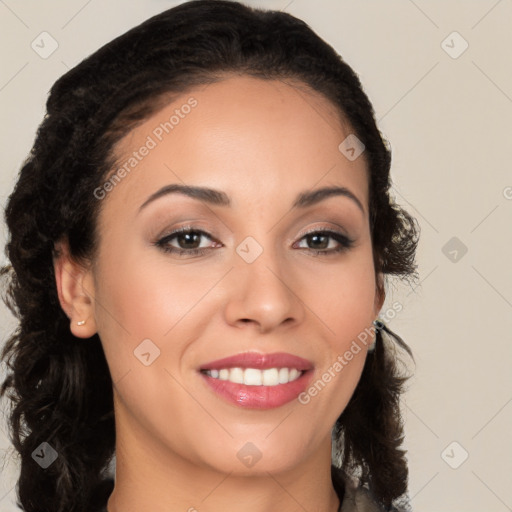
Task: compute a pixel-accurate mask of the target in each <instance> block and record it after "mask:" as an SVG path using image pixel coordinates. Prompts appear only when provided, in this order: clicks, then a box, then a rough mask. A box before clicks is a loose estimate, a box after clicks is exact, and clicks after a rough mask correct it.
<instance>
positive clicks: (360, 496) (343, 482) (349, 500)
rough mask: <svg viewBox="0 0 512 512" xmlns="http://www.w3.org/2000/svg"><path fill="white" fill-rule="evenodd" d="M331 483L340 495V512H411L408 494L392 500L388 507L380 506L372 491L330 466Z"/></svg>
mask: <svg viewBox="0 0 512 512" xmlns="http://www.w3.org/2000/svg"><path fill="white" fill-rule="evenodd" d="M332 476H333V483H334V487H335V489H336V492H337V493H338V496H339V497H340V501H341V509H340V512H411V508H410V504H409V500H408V496H407V495H404V496H402V497H401V498H398V499H397V500H395V501H394V502H393V505H392V506H391V508H389V509H387V510H386V509H385V508H384V507H383V506H381V505H380V504H379V503H378V501H377V499H376V498H375V496H374V495H373V493H372V492H371V491H370V489H368V488H367V487H365V486H362V485H360V484H359V482H358V480H357V479H352V478H350V477H349V476H347V475H344V474H343V473H341V471H340V470H339V469H337V468H335V467H332Z"/></svg>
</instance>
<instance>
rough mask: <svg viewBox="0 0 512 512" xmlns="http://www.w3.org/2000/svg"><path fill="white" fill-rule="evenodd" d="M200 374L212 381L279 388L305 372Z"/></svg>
mask: <svg viewBox="0 0 512 512" xmlns="http://www.w3.org/2000/svg"><path fill="white" fill-rule="evenodd" d="M201 373H203V374H205V375H208V376H209V377H212V378H214V379H218V380H223V381H228V382H232V383H233V384H245V385H246V386H279V384H288V383H289V382H293V381H295V380H297V379H298V378H300V377H301V376H302V374H304V373H305V372H304V371H302V370H298V369H297V368H277V367H276V368H266V369H264V370H260V369H258V368H240V367H235V368H222V369H220V370H201Z"/></svg>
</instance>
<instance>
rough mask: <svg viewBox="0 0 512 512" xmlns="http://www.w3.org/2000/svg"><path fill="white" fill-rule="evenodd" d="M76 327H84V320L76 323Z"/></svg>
mask: <svg viewBox="0 0 512 512" xmlns="http://www.w3.org/2000/svg"><path fill="white" fill-rule="evenodd" d="M76 325H85V320H80V321H79V322H77V323H76Z"/></svg>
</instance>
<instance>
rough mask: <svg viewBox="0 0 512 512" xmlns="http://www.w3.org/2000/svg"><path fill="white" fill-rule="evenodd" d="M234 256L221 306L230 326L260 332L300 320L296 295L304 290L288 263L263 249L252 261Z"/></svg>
mask: <svg viewBox="0 0 512 512" xmlns="http://www.w3.org/2000/svg"><path fill="white" fill-rule="evenodd" d="M235 258H237V260H235V261H236V262H235V268H234V269H233V271H232V272H230V276H229V277H228V280H229V288H228V290H227V296H228V299H227V303H226V307H225V318H226V321H227V322H228V323H229V324H230V325H233V326H236V327H238V328H254V329H257V330H258V332H259V333H260V334H263V333H266V332H270V331H272V330H274V329H278V328H279V327H280V326H284V325H286V326H293V325H297V324H299V323H300V322H302V320H303V317H304V306H303V302H302V300H301V299H300V294H301V293H303V292H304V291H303V290H301V289H300V279H299V278H298V277H297V276H294V275H293V272H292V271H291V270H290V268H289V264H288V265H287V264H286V262H285V261H283V260H281V261H279V259H278V258H277V257H276V256H275V254H274V252H273V251H271V250H266V249H265V250H264V251H263V252H262V253H261V254H260V255H259V256H258V257H257V258H256V259H255V260H254V261H253V262H252V263H248V262H247V261H245V260H244V259H242V258H241V257H239V256H238V255H235ZM286 266H287V267H288V269H287V270H286V271H284V267H286ZM299 277H300V276H299Z"/></svg>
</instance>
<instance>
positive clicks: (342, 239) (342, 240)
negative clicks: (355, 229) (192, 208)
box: [154, 226, 354, 256]
mask: <svg viewBox="0 0 512 512" xmlns="http://www.w3.org/2000/svg"><path fill="white" fill-rule="evenodd" d="M193 233H196V234H199V235H202V236H205V237H207V238H209V239H210V240H213V238H212V237H211V236H210V235H209V234H208V233H207V232H206V231H203V230H202V229H194V228H192V227H190V226H185V227H181V228H178V229H176V230H174V231H172V232H171V233H169V234H168V235H165V236H164V237H163V238H160V239H159V240H157V241H156V242H155V243H154V245H156V246H157V247H158V248H159V249H161V250H162V251H164V252H165V253H172V254H177V255H178V256H200V255H203V254H205V253H206V251H208V250H210V249H212V248H211V247H202V248H198V249H179V248H176V247H172V246H169V245H168V243H169V242H170V241H171V240H172V239H174V238H176V237H177V236H178V235H182V234H193ZM311 235H323V236H326V235H327V236H328V237H329V238H332V239H334V240H336V241H337V242H338V243H339V244H340V245H339V247H337V248H336V249H309V248H304V249H305V250H306V251H309V252H311V253H313V254H314V255H315V256H334V255H335V254H339V253H342V252H344V251H347V250H348V249H350V248H351V247H352V246H353V245H354V240H352V239H350V238H348V237H347V236H345V235H343V234H341V233H338V232H336V231H331V230H329V229H313V230H311V231H308V232H306V233H304V234H303V235H302V237H301V238H300V240H299V241H301V240H303V239H304V238H306V237H307V236H311Z"/></svg>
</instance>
